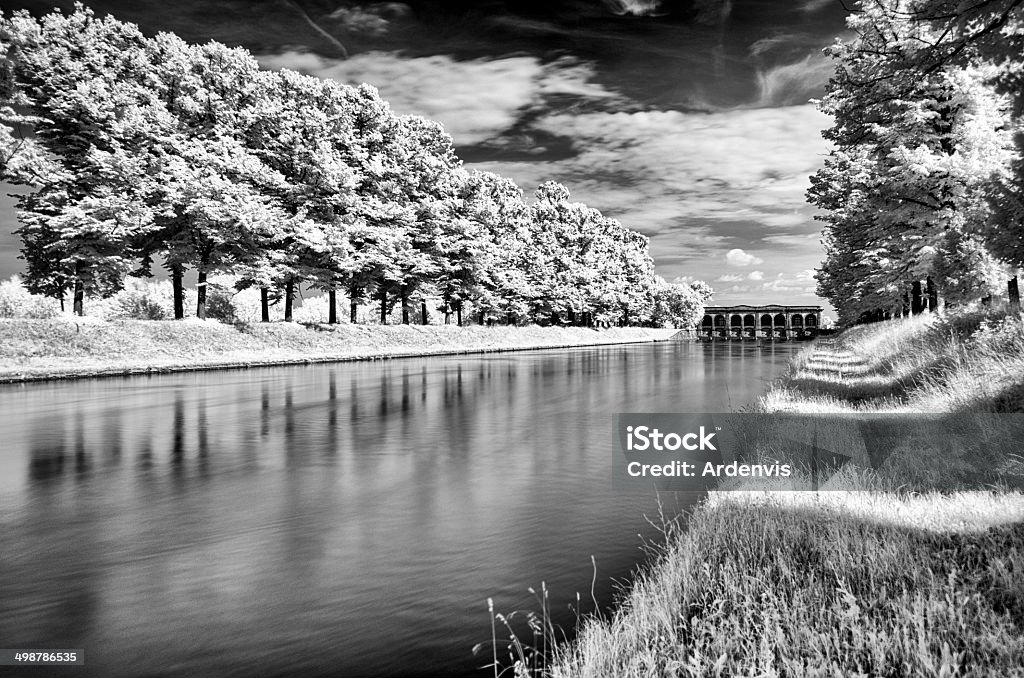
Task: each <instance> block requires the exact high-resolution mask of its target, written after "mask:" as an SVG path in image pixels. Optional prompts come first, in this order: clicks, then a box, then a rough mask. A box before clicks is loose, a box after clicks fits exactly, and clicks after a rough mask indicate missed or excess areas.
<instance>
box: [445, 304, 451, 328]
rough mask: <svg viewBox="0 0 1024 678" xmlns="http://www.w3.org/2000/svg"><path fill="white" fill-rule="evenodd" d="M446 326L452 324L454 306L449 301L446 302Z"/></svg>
mask: <svg viewBox="0 0 1024 678" xmlns="http://www.w3.org/2000/svg"><path fill="white" fill-rule="evenodd" d="M444 324H445V325H451V324H452V305H451V304H450V303H449V302H448V300H447V299H445V300H444Z"/></svg>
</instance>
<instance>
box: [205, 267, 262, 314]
mask: <svg viewBox="0 0 1024 678" xmlns="http://www.w3.org/2000/svg"><path fill="white" fill-rule="evenodd" d="M234 286H235V281H234V278H231V277H230V276H217V277H215V278H213V279H211V280H208V281H207V284H206V317H207V318H211V319H213V320H220V321H221V322H225V323H233V322H235V321H236V320H238V319H239V317H238V313H237V312H236V309H235V301H234V297H235V289H234ZM258 294H259V293H258V292H257V295H258Z"/></svg>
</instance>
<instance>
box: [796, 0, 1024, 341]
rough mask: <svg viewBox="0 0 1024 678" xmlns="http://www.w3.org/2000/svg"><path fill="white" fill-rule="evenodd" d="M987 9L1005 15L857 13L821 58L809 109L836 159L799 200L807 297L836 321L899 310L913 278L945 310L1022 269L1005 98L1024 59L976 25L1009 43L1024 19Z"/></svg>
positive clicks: (897, 10) (917, 1)
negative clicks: (809, 251) (823, 122)
mask: <svg viewBox="0 0 1024 678" xmlns="http://www.w3.org/2000/svg"><path fill="white" fill-rule="evenodd" d="M996 4H998V5H1000V6H1001V7H1003V9H1004V10H1005V11H1006V12H1008V14H1007V15H1006V17H1003V15H1002V13H1000V14H998V15H988V14H987V15H985V16H984V17H983V16H981V15H978V14H977V12H976V11H975V9H976V8H977V6H975V7H966V6H961V5H959V4H957V3H949V2H938V1H936V0H885V1H882V2H863V3H861V4H859V5H858V9H857V10H856V11H855V12H854V13H853V14H852V15H851V16H850V18H849V19H848V25H849V27H850V29H851V30H852V31H853V32H854V33H855V35H856V37H855V38H854V39H853V40H851V41H849V42H846V43H842V42H840V43H837V44H836V45H834V46H833V47H831V48H829V49H828V50H826V51H827V53H828V54H829V55H830V56H832V58H833V59H834V60H835V61H836V71H835V75H834V76H833V78H832V79H831V81H830V83H829V87H828V92H827V94H826V96H825V97H824V98H823V99H822V100H821V101H820V102H818V103H819V107H820V108H821V110H823V111H824V112H826V113H829V114H831V115H832V116H833V117H834V119H835V125H834V126H833V127H832V128H830V129H829V130H826V131H825V133H824V136H825V138H826V139H828V140H830V141H832V142H833V144H834V148H833V150H832V152H831V153H830V154H829V157H828V158H827V159H826V161H825V165H824V167H823V168H822V169H821V170H819V171H818V172H817V173H816V174H815V176H813V177H812V179H811V184H812V185H811V189H810V190H809V191H808V199H809V201H810V202H812V203H813V204H815V205H816V206H818V207H820V208H822V209H823V210H824V213H823V215H822V216H821V217H819V218H820V219H822V220H823V221H825V222H826V227H825V246H826V254H827V256H826V260H825V262H824V264H823V265H822V267H821V269H820V270H819V275H818V283H819V284H818V292H819V294H821V295H822V296H825V297H827V298H829V299H830V300H831V301H832V303H833V305H835V307H836V308H837V310H838V311H839V314H840V319H841V320H842V321H844V322H850V321H854V320H856V319H857V318H858V317H861V316H863V315H864V314H868V313H871V312H873V311H878V310H883V311H889V312H895V313H899V312H900V311H901V310H902V309H903V307H904V306H905V304H906V295H907V292H908V289H909V287H910V286H911V285H912V284H913V283H915V282H919V281H923V280H930V281H932V283H933V284H934V285H935V287H936V288H937V292H938V293H939V294H941V295H942V296H943V297H945V298H946V300H947V301H950V302H962V301H967V300H970V299H976V298H979V297H983V296H986V295H988V294H990V293H991V290H992V289H993V287H994V286H995V285H996V284H997V283H998V281H999V279H1000V277H1002V276H1003V275H1004V272H1003V271H1002V270H1001V267H1000V262H1005V263H1009V264H1013V265H1020V263H1021V262H1022V257H1021V254H1020V253H1019V252H1018V249H1019V248H1020V244H1019V243H1020V234H1021V221H1020V214H1018V213H1015V212H1014V210H1013V209H1011V208H1009V206H1012V205H1013V204H1014V203H1013V200H1011V199H1010V198H1011V197H1012V195H1011V194H1013V192H1014V191H1015V190H1016V189H1015V188H1014V186H1016V185H1017V183H1019V177H1016V178H1015V174H1014V172H1015V171H1016V172H1018V173H1019V165H1020V148H1019V146H1018V148H1017V149H1016V151H1015V149H1014V141H1013V133H1012V131H1013V129H1014V128H1015V127H1018V126H1019V115H1020V106H1019V105H1017V106H1016V111H1015V112H1014V111H1013V107H1012V106H1011V98H1010V97H1008V96H1007V95H1005V94H1004V93H1003V92H1005V90H1006V87H1005V80H1006V77H1007V73H1008V72H1011V71H1013V70H1014V68H1019V67H1020V65H1021V64H1024V59H1022V57H1021V56H1020V52H1016V53H1014V52H1013V51H1012V49H1011V48H1010V45H1011V44H1013V42H1012V41H1010V42H1009V43H1007V44H1006V45H997V44H995V43H991V42H989V41H987V39H985V38H984V36H985V35H986V34H985V33H982V32H981V31H982V28H980V27H979V23H978V22H981V25H988V26H990V27H993V28H992V30H995V28H994V24H991V23H989V24H986V23H985V22H986V21H989V22H996V23H1000V22H1001V23H1000V25H1001V26H1002V27H1003V28H1008V27H1009V28H1008V30H1010V32H1011V33H1012V34H1013V35H1015V36H1017V37H1019V36H1020V31H1021V27H1022V26H1024V15H1022V14H1021V11H1020V7H1018V6H1017V5H1019V3H1012V6H1011V5H1009V4H1007V3H980V5H996ZM985 17H987V19H986V18H985ZM1004 19H1005V20H1004ZM1009 63H1015V64H1017V66H1016V67H1010V66H1008V65H1007V64H1009ZM1008 68H1009V71H1008V70H1007V69H1008ZM1016 96H1017V98H1018V103H1019V94H1018V95H1016ZM1014 115H1016V117H1014ZM1015 168H1016V170H1015Z"/></svg>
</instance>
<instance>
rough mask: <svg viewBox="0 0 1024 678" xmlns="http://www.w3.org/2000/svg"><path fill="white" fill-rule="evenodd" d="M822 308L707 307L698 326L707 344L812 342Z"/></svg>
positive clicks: (775, 306)
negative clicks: (726, 341) (741, 341)
mask: <svg viewBox="0 0 1024 678" xmlns="http://www.w3.org/2000/svg"><path fill="white" fill-rule="evenodd" d="M822 310H823V309H822V307H821V306H780V305H778V304H768V305H766V306H747V305H743V304H741V305H739V306H707V307H705V308H704V319H703V320H701V323H700V325H699V326H698V327H697V338H698V339H701V340H704V341H725V340H728V339H735V340H745V339H746V340H757V339H763V340H767V341H786V340H788V339H797V340H799V339H813V338H814V337H816V336H818V328H819V327H821V312H822Z"/></svg>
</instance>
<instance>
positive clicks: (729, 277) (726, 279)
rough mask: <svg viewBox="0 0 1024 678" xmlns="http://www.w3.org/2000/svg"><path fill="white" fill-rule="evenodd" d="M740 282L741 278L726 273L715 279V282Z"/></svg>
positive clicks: (734, 274)
mask: <svg viewBox="0 0 1024 678" xmlns="http://www.w3.org/2000/svg"><path fill="white" fill-rule="evenodd" d="M742 280H743V276H742V275H738V274H736V273H726V274H725V275H720V276H718V277H717V278H715V282H741V281H742Z"/></svg>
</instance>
